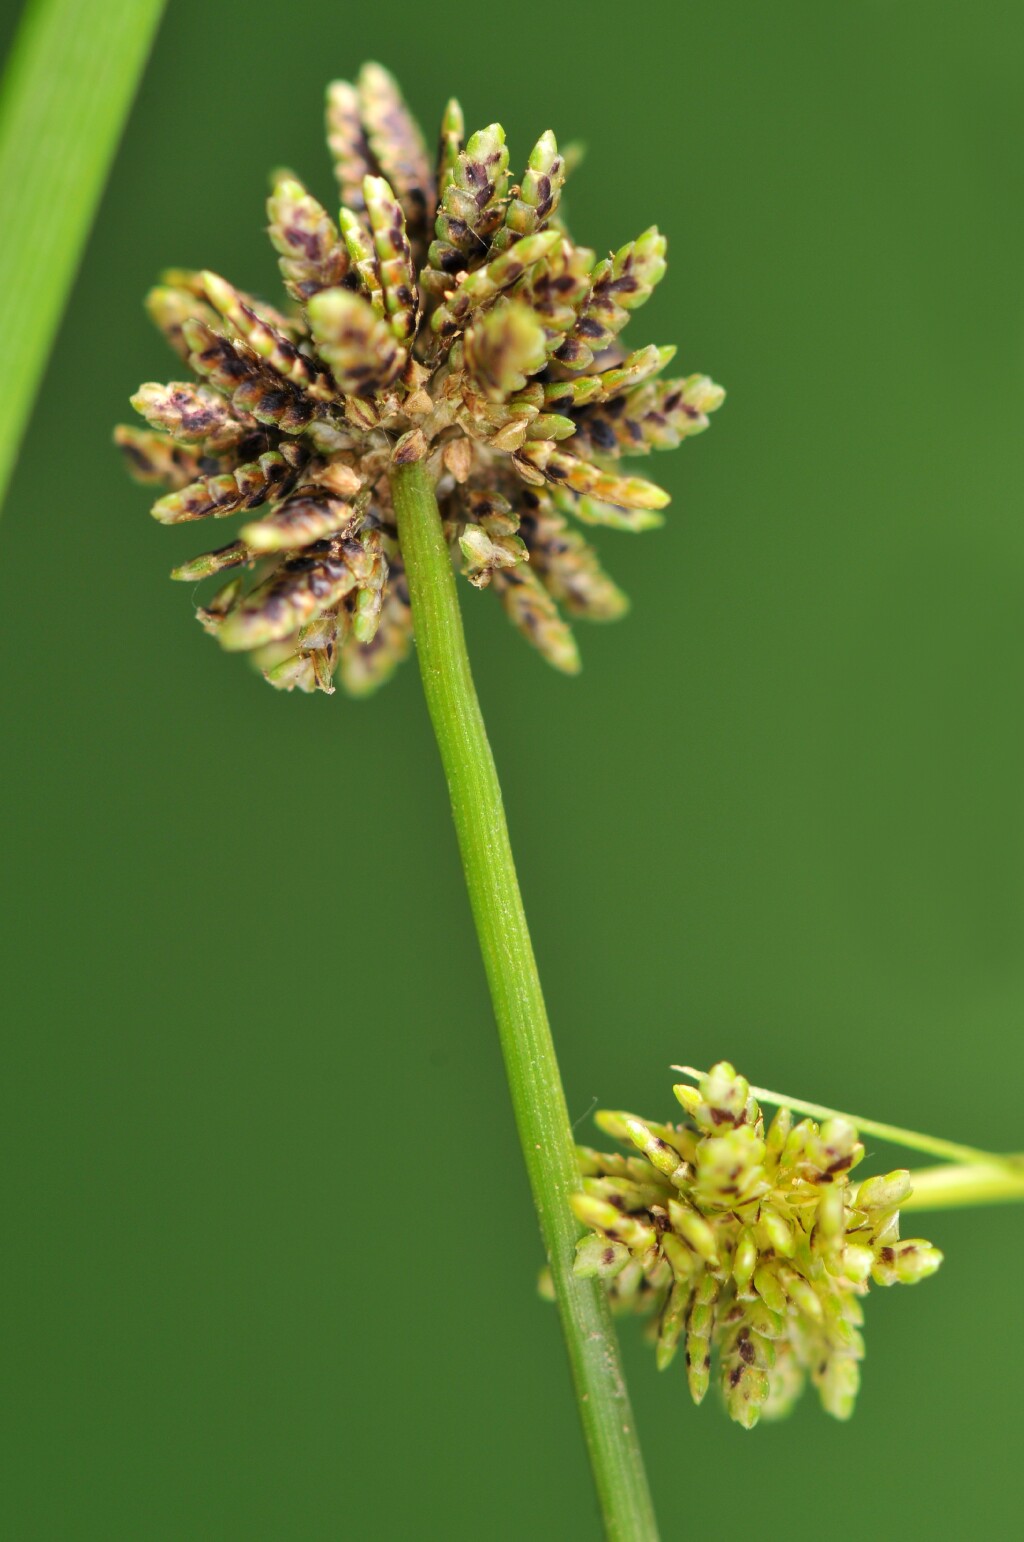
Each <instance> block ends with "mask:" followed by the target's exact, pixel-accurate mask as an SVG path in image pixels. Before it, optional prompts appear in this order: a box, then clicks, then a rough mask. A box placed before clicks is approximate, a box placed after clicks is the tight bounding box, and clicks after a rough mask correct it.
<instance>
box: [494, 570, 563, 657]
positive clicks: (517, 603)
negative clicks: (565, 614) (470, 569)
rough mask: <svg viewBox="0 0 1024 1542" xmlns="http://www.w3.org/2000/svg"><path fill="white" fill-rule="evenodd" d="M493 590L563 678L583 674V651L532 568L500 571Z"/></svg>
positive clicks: (521, 630) (528, 640)
mask: <svg viewBox="0 0 1024 1542" xmlns="http://www.w3.org/2000/svg"><path fill="white" fill-rule="evenodd" d="M492 582H493V587H494V591H495V593H496V594H497V595H498V596H499V597H500V599H501V603H502V605H503V606H504V607H505V612H506V614H507V616H508V618H509V620H510V621H511V622H512V624H513V626H515V627H517V628H518V630H519V631H520V632H521V633H522V634H523V636H524V637H525V638H526V640H527V642H529V643H532V644H533V646H534V647H535V648H536V649H537V651H538V653H540V654H541V655H542V656H543V657H544V658H546V659H547V661H548V663H549V664H551V665H552V666H553V667H554V668H555V669H557V670H560V671H561V673H562V674H563V675H576V674H579V670H580V656H579V650H578V649H577V647H576V641H575V639H574V637H573V635H572V632H571V631H570V630H569V628H568V627H567V626H566V624H565V622H564V621H563V620H562V618H561V616H560V615H559V614H558V607H557V606H556V605H555V602H554V600H553V599H552V598H551V596H550V595H549V594H548V592H547V590H546V589H545V588H544V586H543V585H542V584H541V582H540V580H539V579H538V577H537V575H536V574H535V573H531V571H530V569H529V566H522V567H516V568H513V569H511V570H501V569H497V570H495V571H494V573H493V578H492Z"/></svg>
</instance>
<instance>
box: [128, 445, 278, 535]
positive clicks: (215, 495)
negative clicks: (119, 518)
mask: <svg viewBox="0 0 1024 1542" xmlns="http://www.w3.org/2000/svg"><path fill="white" fill-rule="evenodd" d="M304 460H305V455H304V452H303V451H302V450H301V449H300V448H299V447H298V446H297V445H291V444H283V445H282V446H281V448H280V450H269V451H268V452H267V453H266V455H261V456H260V458H259V460H256V461H250V462H249V463H248V464H247V465H244V466H239V467H238V468H237V469H236V470H234V471H227V472H224V473H222V474H220V475H217V476H204V477H200V478H199V479H198V481H195V482H190V483H189V485H188V486H187V487H183V488H181V489H180V491H178V492H173V493H167V495H166V496H165V497H163V498H158V499H157V501H156V503H154V505H153V507H152V509H151V510H150V512H151V514H152V515H153V518H154V519H156V520H159V521H160V523H161V524H162V525H179V524H184V523H187V522H188V521H190V520H194V519H208V518H211V517H212V518H213V519H224V518H225V516H226V515H228V514H235V513H237V512H238V510H239V509H255V508H258V507H259V505H260V504H261V503H266V502H267V501H268V500H269V499H271V498H279V497H281V495H282V494H283V493H286V492H287V491H288V489H289V487H290V486H291V485H292V483H293V482H294V481H295V478H296V476H297V475H298V473H299V471H300V470H301V468H302V464H303V461H304Z"/></svg>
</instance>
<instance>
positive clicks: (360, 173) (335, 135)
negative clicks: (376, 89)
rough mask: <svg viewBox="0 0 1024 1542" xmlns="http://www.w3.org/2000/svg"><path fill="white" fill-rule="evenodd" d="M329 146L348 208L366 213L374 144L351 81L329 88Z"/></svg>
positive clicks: (342, 198) (339, 81) (354, 211)
mask: <svg viewBox="0 0 1024 1542" xmlns="http://www.w3.org/2000/svg"><path fill="white" fill-rule="evenodd" d="M326 116H327V146H328V149H329V150H330V152H331V156H332V158H333V161H334V175H335V178H336V180H337V183H338V192H339V193H340V194H341V201H342V203H343V204H344V205H345V207H346V209H350V210H351V211H352V213H353V214H356V215H362V214H364V213H365V211H366V204H365V202H364V200H363V180H364V178H365V177H369V176H372V175H373V172H374V163H373V160H372V157H371V155H370V146H369V143H368V141H367V138H366V132H365V130H364V128H363V124H362V119H361V118H360V116H359V94H358V92H357V91H356V88H355V86H353V85H350V84H349V82H348V81H347V80H334V81H332V82H331V84H330V85H329V86H328V87H327V114H326Z"/></svg>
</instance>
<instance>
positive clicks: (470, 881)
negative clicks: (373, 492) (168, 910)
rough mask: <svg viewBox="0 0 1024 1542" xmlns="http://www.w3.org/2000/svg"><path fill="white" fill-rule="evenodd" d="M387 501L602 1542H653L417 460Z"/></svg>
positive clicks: (460, 639) (542, 1013)
mask: <svg viewBox="0 0 1024 1542" xmlns="http://www.w3.org/2000/svg"><path fill="white" fill-rule="evenodd" d="M392 492H393V496H394V505H395V514H396V516H397V520H398V534H399V539H400V542H401V547H402V558H403V561H404V563H405V569H406V574H407V576H408V581H409V594H410V598H411V601H412V611H413V617H414V622H415V629H416V646H417V652H418V655H419V664H420V673H421V675H422V677H423V690H424V694H425V696H426V699H427V708H428V710H429V712H430V719H431V722H432V723H433V726H434V733H435V735H436V738H437V744H438V748H439V750H440V752H441V761H442V764H443V766H444V772H445V776H446V778H447V781H448V791H449V795H450V797H451V805H452V817H453V819H454V821H455V831H456V834H457V836H458V842H459V851H460V853H461V855H462V865H463V869H464V872H465V877H466V887H467V889H468V890H469V898H470V904H471V906H472V910H473V919H474V921H475V922H476V930H477V936H478V938H479V942H480V951H481V953H482V955H483V961H484V967H485V969H486V972H487V982H488V985H489V986H490V992H491V1000H492V1002H493V1005H494V1015H495V1017H496V1018H497V1022H498V1031H499V1033H500V1036H501V1047H502V1051H503V1053H504V1057H505V1069H506V1073H507V1075H508V1083H509V1089H510V1091H511V1094H512V1104H513V1108H514V1110H515V1116H516V1124H517V1126H518V1129H519V1139H520V1141H521V1143H522V1148H523V1155H524V1157H525V1159H526V1167H527V1171H528V1173H529V1178H530V1186H531V1188H532V1190H533V1198H534V1203H535V1205H536V1207H537V1214H538V1216H539V1218H540V1228H541V1233H542V1235H543V1239H544V1245H545V1248H546V1250H547V1255H548V1262H549V1264H550V1268H551V1276H552V1279H553V1281H554V1287H555V1296H556V1300H557V1302H558V1309H559V1312H560V1314H561V1321H562V1331H563V1333H564V1335H565V1341H566V1345H567V1347H568V1351H569V1360H570V1363H571V1366H572V1374H573V1380H574V1383H575V1388H576V1398H577V1402H578V1404H579V1412H580V1418H581V1420H582V1423H583V1432H584V1435H585V1437H586V1441H587V1448H588V1451H589V1454H590V1460H591V1465H592V1467H593V1472H594V1480H595V1483H596V1485H597V1491H598V1497H599V1499H600V1503H601V1508H602V1512H603V1515H604V1522H605V1527H606V1531H607V1535H608V1537H609V1538H610V1539H613V1542H627V1539H628V1542H655V1539H656V1538H657V1534H658V1533H657V1524H656V1522H655V1519H654V1510H653V1507H652V1504H651V1498H650V1493H649V1491H648V1487H647V1480H646V1477H645V1475H644V1468H643V1460H642V1457H641V1454H640V1445H639V1442H638V1440H637V1435H636V1427H635V1424H634V1421H633V1414H632V1411H631V1409H630V1404H629V1394H628V1392H627V1390H626V1383H625V1379H624V1377H623V1373H622V1369H621V1367H620V1364H619V1354H618V1347H617V1345H616V1341H615V1334H614V1330H613V1328H612V1324H611V1319H610V1316H609V1312H608V1304H607V1301H606V1299H605V1294H604V1291H603V1289H602V1287H601V1286H600V1284H599V1283H598V1282H597V1281H595V1280H581V1279H578V1278H577V1277H576V1276H575V1275H574V1274H573V1272H572V1265H573V1256H574V1250H575V1245H576V1241H577V1239H578V1237H579V1236H580V1235H581V1232H580V1228H579V1227H578V1225H577V1222H576V1220H575V1218H574V1217H573V1215H572V1212H571V1211H570V1208H569V1203H568V1200H569V1195H570V1194H571V1193H572V1192H573V1191H574V1190H576V1189H578V1188H579V1186H580V1183H579V1175H578V1171H577V1166H576V1155H575V1144H574V1141H573V1135H572V1128H571V1126H570V1124H569V1114H568V1110H567V1108H566V1103H565V1094H564V1092H563V1089H562V1081H561V1077H560V1075H559V1071H558V1061H557V1059H556V1057H555V1046H554V1044H553V1042H552V1039H551V1030H550V1028H549V1026H548V1018H547V1012H546V1010H545V1007H544V997H543V995H542V993H541V987H540V979H539V977H538V974H537V965H536V961H535V959H534V956H533V947H532V944H531V942H530V933H529V930H528V928H527V924H526V915H525V912H524V910H523V902H522V898H521V897H520V893H519V882H518V880H517V878H516V870H515V863H514V862H513V859H512V848H511V846H510V845H509V838H508V829H507V826H506V824H505V812H504V808H503V805H502V797H501V787H500V785H499V783H498V773H497V771H496V769H495V765H494V757H493V755H492V754H491V747H490V744H489V743H488V740H487V731H486V729H485V727H484V721H483V717H482V715H481V712H480V704H479V702H478V700H477V695H476V688H475V687H474V684H473V676H472V672H471V670H470V665H469V655H468V654H467V652H466V641H465V637H464V636H463V631H462V617H461V615H460V613H459V602H458V597H457V595H456V591H455V575H454V573H453V571H452V563H451V556H450V553H449V550H448V546H447V543H446V541H445V539H444V533H443V530H442V528H441V518H440V515H439V513H438V508H437V499H436V498H435V496H434V490H433V486H432V484H431V481H430V478H429V476H428V475H427V472H426V469H425V468H424V466H423V464H422V463H417V464H414V465H409V466H402V467H399V468H396V470H395V472H394V473H393V477H392Z"/></svg>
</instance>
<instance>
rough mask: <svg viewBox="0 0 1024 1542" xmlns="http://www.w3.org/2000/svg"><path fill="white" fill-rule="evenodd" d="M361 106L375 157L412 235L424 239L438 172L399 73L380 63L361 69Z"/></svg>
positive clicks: (418, 239) (417, 238) (359, 87)
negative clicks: (400, 86)
mask: <svg viewBox="0 0 1024 1542" xmlns="http://www.w3.org/2000/svg"><path fill="white" fill-rule="evenodd" d="M358 94H359V111H360V116H361V117H362V120H363V126H364V128H365V130H366V138H367V140H368V142H369V146H370V149H371V151H372V152H373V156H374V159H375V160H376V162H377V165H378V166H379V167H380V169H381V172H382V173H383V175H384V176H385V177H386V178H387V180H388V182H389V183H390V184H391V186H392V187H393V188H394V190H395V196H396V197H397V199H398V201H399V203H400V204H401V205H402V208H403V210H404V211H405V221H406V225H407V227H408V231H409V237H410V240H413V241H415V242H417V243H419V242H420V241H422V240H424V239H425V237H426V233H427V226H428V222H429V217H430V214H431V212H432V204H433V190H434V178H433V176H432V174H431V170H430V158H429V156H428V155H427V147H426V145H425V144H424V143H423V135H422V134H421V133H420V128H419V124H418V123H417V122H416V120H415V118H414V117H413V116H412V114H411V113H410V111H409V109H408V107H407V106H406V105H405V101H404V99H403V97H402V93H401V91H399V89H398V85H397V82H396V81H395V79H394V77H393V76H392V75H390V74H389V73H388V71H387V70H386V69H384V68H383V67H382V66H381V65H379V64H364V66H363V68H362V69H361V70H360V72H359V86H358Z"/></svg>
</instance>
